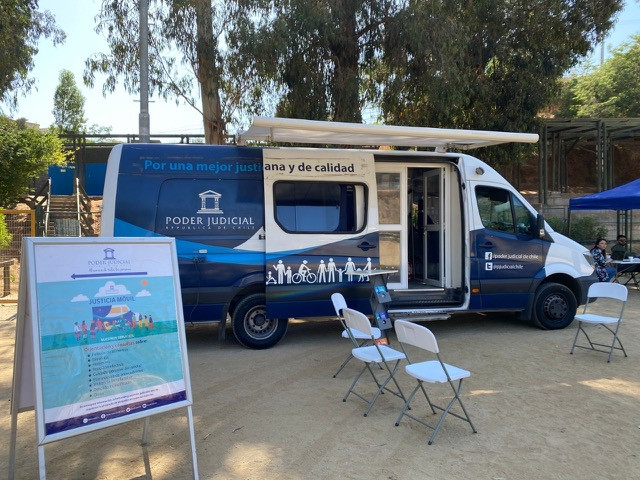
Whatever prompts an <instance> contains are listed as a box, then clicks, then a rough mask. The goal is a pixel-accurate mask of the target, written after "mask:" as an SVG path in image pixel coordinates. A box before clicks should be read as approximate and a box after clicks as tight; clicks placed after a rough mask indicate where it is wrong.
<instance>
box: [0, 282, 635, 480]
mask: <svg viewBox="0 0 640 480" xmlns="http://www.w3.org/2000/svg"><path fill="white" fill-rule="evenodd" d="M596 307H597V308H599V309H601V310H602V311H606V310H607V309H608V307H607V306H606V305H604V304H599V303H596ZM15 311H16V308H15V306H3V307H0V400H1V401H2V403H3V404H4V407H2V412H1V413H0V435H1V437H2V438H3V439H6V440H5V441H2V442H0V472H1V473H0V475H2V476H4V475H5V472H6V468H7V467H6V465H7V460H8V438H9V432H10V415H9V405H10V401H11V381H12V367H13V346H14V327H15V317H13V315H14V314H15ZM639 317H640V292H638V291H636V290H632V291H631V292H630V300H629V302H628V305H627V309H626V315H625V320H624V322H623V324H622V326H621V338H622V341H623V344H624V345H625V348H626V349H627V352H628V354H629V357H628V358H624V357H623V355H622V353H620V352H616V353H615V354H614V358H613V359H612V361H611V363H607V361H606V355H604V354H601V353H595V352H590V351H586V350H578V351H576V352H575V353H574V354H573V355H569V350H570V346H571V343H572V341H573V335H574V334H575V331H576V325H575V323H574V324H573V325H572V326H571V327H569V328H567V329H565V330H561V331H542V330H538V329H536V328H533V327H532V326H530V325H529V324H527V323H522V322H518V321H516V320H513V319H510V318H505V317H500V316H496V315H493V316H481V315H473V316H471V315H465V316H463V317H458V318H454V319H452V320H449V321H441V322H432V323H429V324H428V326H429V328H431V329H432V330H433V331H434V333H435V334H436V337H437V338H438V340H439V342H440V347H441V351H442V354H443V356H444V359H445V361H448V362H449V363H452V364H457V365H459V366H462V367H465V368H468V369H469V370H471V372H472V376H471V378H470V379H468V381H467V383H466V385H465V388H464V392H463V400H464V402H465V405H466V407H467V409H468V411H469V414H470V415H471V418H472V420H473V421H474V423H475V425H476V428H477V430H478V433H477V434H473V433H472V432H471V429H470V428H469V425H468V424H466V423H465V422H462V421H460V420H458V419H456V418H454V417H451V416H449V417H448V418H447V419H446V420H445V422H444V425H443V427H442V429H441V430H440V432H439V434H438V436H437V437H436V440H435V443H434V444H433V445H427V438H428V435H429V434H430V430H428V429H426V428H425V427H423V426H422V425H420V424H418V423H416V422H414V421H412V420H410V419H407V418H405V419H404V420H403V421H402V423H401V424H400V426H398V427H395V426H394V422H395V419H396V417H397V415H398V413H399V410H400V408H401V401H400V399H398V398H396V397H394V396H392V395H389V394H387V395H383V396H382V397H381V398H380V399H379V400H378V402H377V403H376V405H375V406H374V408H373V410H372V412H371V414H370V415H369V417H367V418H365V417H363V415H362V414H363V412H364V409H365V403H364V402H363V401H362V400H360V399H358V398H357V397H354V396H351V397H350V398H349V399H348V400H347V402H344V403H343V401H342V397H343V396H344V394H345V393H346V391H347V389H348V388H349V385H350V383H351V380H352V378H353V376H354V375H355V374H356V372H357V369H358V368H357V364H356V362H351V363H350V364H349V365H348V366H347V367H346V368H345V369H344V370H343V371H342V373H341V374H340V375H339V376H338V377H337V378H335V379H334V378H332V375H333V373H334V371H335V370H336V369H337V367H338V365H339V364H340V363H341V361H342V360H343V358H344V357H345V355H346V354H347V351H348V347H349V343H348V341H346V340H342V339H341V338H340V337H339V331H340V329H339V323H338V322H337V321H335V320H329V319H327V320H324V321H309V322H302V321H295V322H294V323H292V324H291V325H290V327H289V331H288V333H287V335H286V337H285V339H284V340H283V341H282V342H281V343H280V344H279V345H277V346H276V347H275V348H273V349H270V350H264V351H254V350H247V349H244V348H242V347H241V346H239V345H238V344H237V343H236V342H235V340H234V339H233V336H232V335H231V334H230V332H229V335H228V338H227V340H226V341H225V342H224V344H219V343H218V342H217V331H216V327H215V326H207V327H205V326H197V327H194V326H187V344H188V352H189V363H190V370H191V384H192V390H193V399H194V405H193V414H194V423H195V440H196V446H197V458H198V467H199V468H198V470H199V474H200V478H203V479H261V480H265V479H293V480H296V479H338V478H349V479H360V478H362V479H364V478H367V479H389V480H405V479H406V480H413V479H416V478H420V479H489V480H495V479H509V480H511V479H574V478H581V479H596V478H597V479H616V480H618V479H635V478H638V475H639V474H638V472H639V471H640V408H639V406H640V322H639V320H638V319H639ZM391 338H392V345H393V343H394V342H393V339H394V337H393V336H392V337H391ZM398 378H399V380H400V384H401V386H402V387H403V388H404V389H405V391H408V390H409V389H410V388H411V387H412V385H413V382H412V380H411V379H410V378H409V377H407V376H406V375H405V374H404V372H402V373H401V374H399V375H398ZM372 385H373V383H372V382H371V381H368V382H365V383H363V384H362V387H361V388H360V390H359V391H361V392H366V393H369V392H372V391H373V389H372V388H371V386H372ZM431 392H432V393H433V396H432V397H433V399H434V400H443V398H444V395H446V394H448V393H449V392H448V391H447V389H446V388H444V387H443V386H439V387H438V388H432V389H431ZM416 402H417V403H415V406H414V412H415V413H416V414H419V413H423V414H424V415H425V416H426V417H429V419H431V420H432V419H433V418H437V417H433V416H431V415H428V414H427V409H426V405H425V403H424V402H419V401H417V400H416ZM18 418H19V422H18V448H17V456H16V469H17V471H16V478H19V479H33V478H37V474H38V467H37V449H36V443H35V442H36V439H35V425H34V413H33V411H30V412H25V413H21V414H20V415H19V417H18ZM142 425H143V422H142V421H141V420H139V421H133V422H128V423H125V424H123V425H119V426H114V427H110V428H106V429H102V430H99V431H96V432H92V433H88V434H85V435H80V436H76V437H72V438H69V439H66V440H62V441H59V442H55V443H53V444H49V445H47V446H46V447H45V455H46V467H47V475H48V478H49V479H118V480H125V479H143V478H149V479H151V478H152V479H156V480H160V479H183V478H184V479H186V478H191V456H190V450H189V436H188V428H187V421H186V409H181V410H175V411H172V412H169V413H163V414H159V415H155V416H153V417H151V420H150V435H149V444H148V446H147V447H142V446H141V445H140V438H141V434H142Z"/></svg>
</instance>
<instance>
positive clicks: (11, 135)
mask: <svg viewBox="0 0 640 480" xmlns="http://www.w3.org/2000/svg"><path fill="white" fill-rule="evenodd" d="M64 162H65V156H64V153H63V146H62V142H61V141H60V139H59V138H58V136H57V135H55V134H53V133H45V132H41V131H39V130H36V129H33V128H26V127H25V122H24V121H18V122H15V121H13V120H11V119H9V118H7V117H5V116H1V115H0V207H5V208H10V207H12V206H14V205H15V203H17V202H18V201H19V200H20V199H21V198H23V197H24V196H25V195H26V194H27V193H28V191H29V182H30V181H31V180H32V179H36V178H38V177H39V176H40V175H42V174H43V173H45V172H46V171H47V167H48V166H49V165H53V164H56V165H60V164H62V163H64Z"/></svg>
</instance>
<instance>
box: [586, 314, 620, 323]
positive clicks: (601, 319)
mask: <svg viewBox="0 0 640 480" xmlns="http://www.w3.org/2000/svg"><path fill="white" fill-rule="evenodd" d="M575 318H576V320H578V321H580V322H584V323H618V321H619V318H618V317H607V316H605V315H596V314H594V313H580V314H578V315H576V317H575Z"/></svg>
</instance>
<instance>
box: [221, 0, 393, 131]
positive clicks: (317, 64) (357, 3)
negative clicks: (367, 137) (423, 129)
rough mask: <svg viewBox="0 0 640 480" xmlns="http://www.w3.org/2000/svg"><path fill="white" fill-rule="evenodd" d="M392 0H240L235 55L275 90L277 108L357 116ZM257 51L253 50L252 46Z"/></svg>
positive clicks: (303, 114)
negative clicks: (241, 25) (268, 0)
mask: <svg viewBox="0 0 640 480" xmlns="http://www.w3.org/2000/svg"><path fill="white" fill-rule="evenodd" d="M397 3H398V2H394V1H392V0H374V1H371V0H352V1H349V2H345V1H343V0H325V1H314V2H310V1H308V0H273V1H270V2H266V1H262V0H253V1H251V0H246V1H244V2H242V8H243V9H245V10H244V15H240V16H238V17H239V18H238V20H237V21H238V22H243V21H244V22H245V23H246V24H245V25H244V26H243V27H241V28H236V29H235V31H234V32H236V33H237V35H230V36H229V46H230V48H231V49H232V50H234V55H233V57H234V58H242V59H243V62H244V64H245V65H246V64H251V62H254V63H253V66H254V68H255V70H254V71H255V75H257V76H258V77H259V78H260V82H261V85H262V86H263V89H264V90H267V89H268V87H269V84H270V83H271V92H272V94H274V95H278V97H279V101H278V103H277V107H276V114H278V115H279V116H285V117H299V118H307V119H314V120H329V119H330V120H335V121H345V122H361V121H362V110H363V106H364V103H365V96H364V81H365V79H366V75H367V73H366V72H367V70H368V69H370V68H371V66H372V64H373V62H374V61H375V59H376V58H377V56H378V55H379V53H380V50H381V46H382V38H383V36H382V33H383V27H384V24H385V22H386V21H387V20H388V18H389V17H391V16H392V15H393V14H394V12H395V10H396V5H397ZM256 49H257V50H259V52H260V53H259V54H257V55H255V56H254V57H252V53H255V52H256Z"/></svg>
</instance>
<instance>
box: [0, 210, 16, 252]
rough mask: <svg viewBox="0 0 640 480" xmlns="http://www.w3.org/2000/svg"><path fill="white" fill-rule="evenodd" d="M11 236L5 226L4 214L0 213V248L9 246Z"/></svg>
mask: <svg viewBox="0 0 640 480" xmlns="http://www.w3.org/2000/svg"><path fill="white" fill-rule="evenodd" d="M12 238H13V237H12V235H11V233H9V229H8V228H7V223H6V222H5V219H4V215H3V214H1V213H0V248H4V247H7V246H9V244H10V243H11V239H12Z"/></svg>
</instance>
